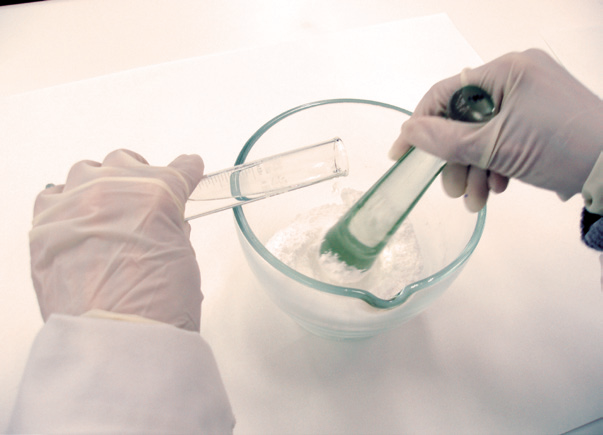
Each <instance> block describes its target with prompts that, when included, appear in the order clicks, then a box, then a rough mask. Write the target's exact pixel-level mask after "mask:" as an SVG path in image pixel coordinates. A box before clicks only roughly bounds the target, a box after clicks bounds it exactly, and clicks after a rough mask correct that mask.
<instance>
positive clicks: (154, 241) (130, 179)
mask: <svg viewBox="0 0 603 435" xmlns="http://www.w3.org/2000/svg"><path fill="white" fill-rule="evenodd" d="M202 175H203V161H202V160H201V158H200V157H199V156H196V155H190V156H186V155H183V156H180V157H178V158H177V159H175V160H174V161H173V162H172V163H170V165H169V166H167V167H153V166H149V164H148V163H147V162H146V160H145V159H144V158H142V157H141V156H139V155H138V154H136V153H133V152H131V151H126V150H117V151H114V152H112V153H110V154H109V155H107V157H106V158H105V160H104V161H103V162H102V164H99V163H96V162H92V161H82V162H79V163H77V164H75V165H74V166H73V167H72V168H71V171H70V172H69V175H68V177H67V181H66V183H65V185H61V186H54V187H51V188H48V189H46V190H44V191H43V192H41V193H40V195H39V196H38V198H37V200H36V204H35V208H34V219H33V228H32V230H31V232H30V251H31V273H32V278H33V283H34V287H35V289H36V293H37V296H38V303H39V305H40V309H41V312H42V316H43V318H44V320H46V319H47V318H48V317H49V316H50V315H51V314H52V313H63V314H71V315H80V314H83V313H85V312H87V311H89V310H91V309H102V310H106V311H111V312H115V313H122V314H135V315H138V316H143V317H146V318H149V319H153V320H157V321H160V322H165V323H170V324H173V325H175V326H178V327H180V328H184V329H188V330H193V331H199V324H200V317H201V301H202V299H203V296H202V294H201V278H200V273H199V266H198V264H197V261H196V259H195V253H194V251H193V248H192V246H191V244H190V240H189V236H190V225H189V224H188V223H186V222H185V221H184V204H185V203H186V200H187V199H188V197H189V195H190V193H191V191H192V190H193V189H194V187H195V186H196V185H197V184H198V182H199V180H200V179H201V177H202Z"/></svg>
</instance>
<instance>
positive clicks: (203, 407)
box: [8, 315, 234, 434]
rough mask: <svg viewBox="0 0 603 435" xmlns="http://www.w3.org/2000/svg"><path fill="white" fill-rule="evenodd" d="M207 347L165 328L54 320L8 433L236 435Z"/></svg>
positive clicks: (42, 337) (29, 368)
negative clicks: (217, 434)
mask: <svg viewBox="0 0 603 435" xmlns="http://www.w3.org/2000/svg"><path fill="white" fill-rule="evenodd" d="M233 427H234V416H233V413H232V410H231V406H230V403H229V400H228V397H227V394H226V390H225V388H224V384H223V382H222V379H221V377H220V374H219V371H218V366H217V364H216V361H215V358H214V356H213V353H212V351H211V349H210V347H209V345H208V344H207V343H206V342H205V341H204V340H203V339H202V338H201V336H200V335H199V334H198V333H195V332H189V331H185V330H182V329H179V328H176V327H174V326H171V325H166V324H152V323H132V322H125V321H117V320H109V319H101V318H90V317H73V316H66V315H52V316H51V317H50V318H49V319H48V321H47V323H46V324H45V325H44V327H43V328H42V329H41V331H40V332H39V334H38V336H37V337H36V339H35V341H34V343H33V346H32V349H31V351H30V355H29V359H28V361H27V364H26V367H25V372H24V375H23V379H22V381H21V385H20V387H19V392H18V395H17V399H16V403H15V407H14V411H13V414H12V419H11V421H10V426H9V428H8V433H45V434H51V433H61V434H69V433H78V434H92V433H99V434H100V433H102V434H112V433H119V434H133V433H137V434H138V433H144V434H157V433H161V434H168V433H169V434H175V433H178V434H181V433H182V434H184V433H196V434H209V433H220V434H223V433H232V430H233Z"/></svg>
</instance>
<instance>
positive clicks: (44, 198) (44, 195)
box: [33, 184, 65, 218]
mask: <svg viewBox="0 0 603 435" xmlns="http://www.w3.org/2000/svg"><path fill="white" fill-rule="evenodd" d="M64 187H65V185H64V184H58V185H56V186H52V187H47V188H46V189H44V190H42V191H41V192H40V193H39V194H38V196H37V197H36V201H35V203H34V212H33V217H34V218H35V217H36V216H37V215H39V214H40V213H42V212H43V211H44V210H46V209H47V208H48V207H49V206H50V204H51V203H52V201H53V198H55V197H56V195H57V194H60V193H62V192H63V189H64Z"/></svg>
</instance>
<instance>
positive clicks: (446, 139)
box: [399, 116, 493, 169]
mask: <svg viewBox="0 0 603 435" xmlns="http://www.w3.org/2000/svg"><path fill="white" fill-rule="evenodd" d="M491 130H492V129H491V128H490V125H489V123H486V124H476V123H468V122H459V121H452V120H449V119H445V118H441V117H438V116H423V117H417V118H411V119H409V120H408V121H406V122H405V123H404V125H403V126H402V132H401V136H402V139H400V141H399V143H402V144H404V143H407V144H412V145H413V146H415V147H417V148H420V149H422V150H424V151H426V152H428V153H430V154H433V155H436V156H438V157H440V158H442V159H444V160H446V161H448V162H451V163H459V164H462V165H465V166H470V165H471V166H479V167H482V168H483V169H486V165H487V163H488V162H489V161H490V156H491V153H492V149H493V144H492V143H491V142H492V141H493V138H492V136H493V133H492V132H491Z"/></svg>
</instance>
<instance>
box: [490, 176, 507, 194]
mask: <svg viewBox="0 0 603 435" xmlns="http://www.w3.org/2000/svg"><path fill="white" fill-rule="evenodd" d="M508 185H509V177H505V176H504V175H501V174H499V173H498V172H492V171H491V172H490V173H489V174H488V188H489V189H490V190H491V191H492V192H494V193H502V192H504V191H505V190H507V186H508Z"/></svg>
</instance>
